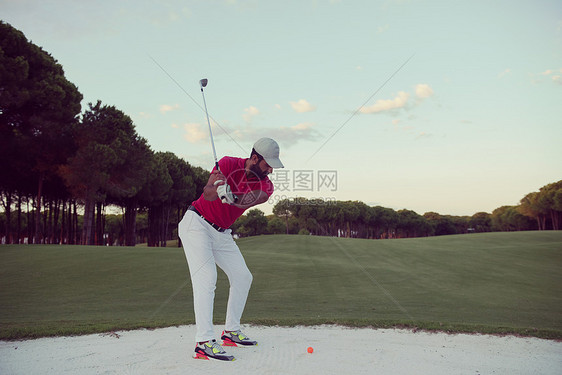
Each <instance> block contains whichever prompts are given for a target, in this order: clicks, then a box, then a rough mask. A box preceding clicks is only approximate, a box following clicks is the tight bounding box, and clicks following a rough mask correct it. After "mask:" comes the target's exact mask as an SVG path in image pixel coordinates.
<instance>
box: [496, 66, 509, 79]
mask: <svg viewBox="0 0 562 375" xmlns="http://www.w3.org/2000/svg"><path fill="white" fill-rule="evenodd" d="M509 73H511V69H509V68H507V69H506V70H504V71H503V72H501V73H500V74H498V78H499V79H502V78H503V77H505V76H506V75H508V74H509Z"/></svg>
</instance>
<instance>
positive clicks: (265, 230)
mask: <svg viewBox="0 0 562 375" xmlns="http://www.w3.org/2000/svg"><path fill="white" fill-rule="evenodd" d="M561 224H562V180H561V181H558V182H555V183H551V184H548V185H545V186H543V187H542V188H540V190H539V191H538V192H533V193H529V194H527V195H525V197H523V198H522V199H521V201H520V204H519V205H516V206H501V207H499V208H497V209H495V210H494V211H492V213H487V212H477V213H475V214H474V215H472V216H452V215H441V214H439V213H437V212H426V213H424V214H423V215H419V214H417V213H416V212H414V211H411V210H407V209H403V210H398V211H395V210H393V209H391V208H385V207H381V206H375V207H371V206H368V205H367V204H365V203H363V202H360V201H325V200H322V199H306V198H294V199H285V200H282V201H279V202H278V203H277V204H276V205H275V206H274V208H273V215H270V216H265V215H264V214H263V212H261V211H259V210H257V209H254V210H250V211H248V213H247V214H246V215H244V216H242V217H240V219H238V220H237V221H236V223H235V224H234V225H233V227H232V228H233V231H234V232H235V233H237V234H238V235H240V236H253V235H260V234H279V233H287V234H312V235H318V236H333V237H351V238H372V239H381V238H407V237H425V236H441V235H448V234H463V233H476V232H492V231H493V232H496V231H522V230H547V229H553V230H559V229H561V228H560V225H561Z"/></svg>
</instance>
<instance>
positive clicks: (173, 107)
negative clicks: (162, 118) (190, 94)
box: [160, 104, 180, 114]
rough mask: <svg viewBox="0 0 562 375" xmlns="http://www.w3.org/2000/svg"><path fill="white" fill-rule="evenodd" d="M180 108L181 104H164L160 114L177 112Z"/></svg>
mask: <svg viewBox="0 0 562 375" xmlns="http://www.w3.org/2000/svg"><path fill="white" fill-rule="evenodd" d="M179 107H180V105H179V104H174V105H169V104H162V105H161V106H160V112H161V113H164V114H166V113H167V112H171V111H175V110H176V109H178V108H179Z"/></svg>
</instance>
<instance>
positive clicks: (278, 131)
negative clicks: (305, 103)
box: [186, 122, 321, 147]
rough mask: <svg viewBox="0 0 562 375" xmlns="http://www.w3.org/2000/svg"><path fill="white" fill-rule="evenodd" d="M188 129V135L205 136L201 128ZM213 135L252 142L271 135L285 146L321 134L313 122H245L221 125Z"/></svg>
mask: <svg viewBox="0 0 562 375" xmlns="http://www.w3.org/2000/svg"><path fill="white" fill-rule="evenodd" d="M192 125H196V124H192ZM190 131H191V132H192V134H191V133H190V135H194V136H196V135H198V134H199V133H201V138H199V139H202V138H204V137H206V133H205V131H204V130H203V129H202V128H199V127H191V128H190ZM213 136H214V138H215V140H218V139H221V140H222V139H229V140H234V141H239V142H244V143H252V144H253V143H254V142H255V141H256V140H258V139H259V138H261V137H271V138H273V139H275V140H276V141H277V142H279V143H282V144H284V145H285V146H286V147H287V146H292V145H295V144H297V143H298V142H299V141H302V140H308V141H312V140H316V139H318V138H319V137H320V136H321V134H320V133H319V132H318V131H317V130H316V125H315V124H314V123H311V122H301V123H298V124H296V125H292V126H279V127H274V128H272V127H258V126H253V125H251V124H247V125H246V126H243V127H240V126H237V127H232V126H228V125H221V131H217V132H215V131H213ZM186 139H187V136H186Z"/></svg>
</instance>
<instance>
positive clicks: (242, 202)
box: [232, 190, 269, 210]
mask: <svg viewBox="0 0 562 375" xmlns="http://www.w3.org/2000/svg"><path fill="white" fill-rule="evenodd" d="M268 199H269V196H268V195H267V193H266V192H264V191H261V190H253V191H251V192H249V193H246V194H244V195H240V196H238V203H232V206H235V207H238V208H241V209H243V210H246V209H248V208H250V207H254V206H257V205H258V204H262V203H264V202H267V200H268Z"/></svg>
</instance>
